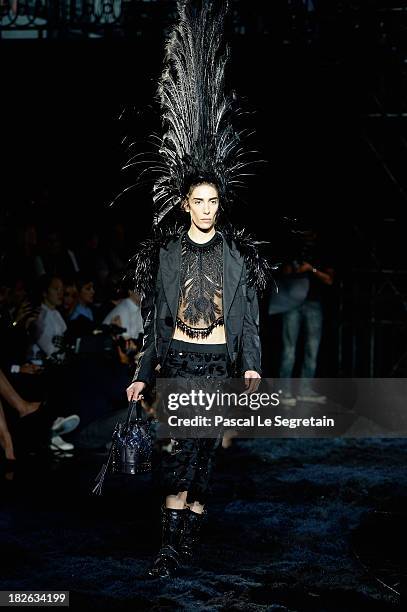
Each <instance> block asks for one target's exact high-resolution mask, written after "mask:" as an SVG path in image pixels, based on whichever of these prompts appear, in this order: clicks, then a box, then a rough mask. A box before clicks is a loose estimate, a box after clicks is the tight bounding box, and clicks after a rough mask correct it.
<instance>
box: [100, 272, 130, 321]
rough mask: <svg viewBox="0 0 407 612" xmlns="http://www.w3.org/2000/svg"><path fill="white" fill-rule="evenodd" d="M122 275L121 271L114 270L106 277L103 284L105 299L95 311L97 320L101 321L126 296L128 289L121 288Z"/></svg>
mask: <svg viewBox="0 0 407 612" xmlns="http://www.w3.org/2000/svg"><path fill="white" fill-rule="evenodd" d="M122 277H123V273H122V272H121V273H118V272H115V273H114V274H110V276H109V277H108V279H107V281H106V286H105V294H106V300H105V301H104V302H103V303H102V304H101V305H100V306H99V308H98V311H97V320H98V322H103V321H104V319H105V318H106V317H107V315H108V314H109V312H111V311H112V310H113V308H115V306H117V305H118V304H120V302H121V301H122V300H124V299H125V298H126V297H128V291H126V290H125V289H123V286H122V284H123V283H122Z"/></svg>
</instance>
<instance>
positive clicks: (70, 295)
mask: <svg viewBox="0 0 407 612" xmlns="http://www.w3.org/2000/svg"><path fill="white" fill-rule="evenodd" d="M77 303H78V288H77V286H76V284H75V283H74V282H73V281H66V282H65V283H64V297H63V301H62V306H61V314H62V316H63V318H64V320H65V321H69V318H70V316H71V314H72V312H73V310H74V308H75V306H76V304H77Z"/></svg>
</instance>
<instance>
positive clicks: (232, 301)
mask: <svg viewBox="0 0 407 612" xmlns="http://www.w3.org/2000/svg"><path fill="white" fill-rule="evenodd" d="M184 233H185V232H183V233H182V234H181V235H180V236H178V237H175V238H173V239H172V240H170V242H169V243H168V245H167V246H166V247H161V248H160V252H159V269H158V274H157V278H156V284H155V301H154V310H153V311H151V312H150V316H149V317H148V318H147V321H146V324H145V329H144V344H143V349H142V357H141V359H140V361H139V364H138V366H137V368H136V372H135V375H134V378H133V381H136V380H137V381H144V382H146V383H147V384H152V383H153V381H154V376H155V368H156V366H157V365H158V364H160V365H161V367H163V366H164V364H165V360H166V358H167V353H168V350H169V349H170V346H171V345H172V342H173V339H172V337H173V334H174V327H175V321H176V317H177V314H178V304H179V295H180V291H179V289H180V284H181V256H182V236H183V235H184ZM220 235H222V234H220ZM222 238H223V257H222V260H223V291H222V297H223V317H224V325H225V335H226V345H227V352H228V356H229V359H230V361H231V367H232V368H233V369H235V371H236V376H240V375H241V373H243V372H245V371H247V370H254V371H256V372H258V373H259V374H261V364H260V360H261V347H260V338H259V306H258V299H257V292H256V289H255V287H253V286H251V285H249V284H248V283H247V275H248V273H247V267H246V261H245V258H244V256H243V255H242V254H241V253H240V251H239V250H238V248H237V246H236V244H235V242H234V241H232V242H231V246H229V244H228V242H227V241H226V239H225V237H224V236H222Z"/></svg>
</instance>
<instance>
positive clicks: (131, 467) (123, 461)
mask: <svg viewBox="0 0 407 612" xmlns="http://www.w3.org/2000/svg"><path fill="white" fill-rule="evenodd" d="M134 408H136V420H135V421H133V422H132V420H131V418H132V415H133V411H134ZM153 420H154V419H152V418H149V419H147V420H145V421H144V420H143V419H142V407H141V404H140V402H136V401H131V402H129V410H128V413H127V419H126V421H125V422H124V423H120V422H119V421H118V422H117V423H116V425H115V427H114V430H113V435H112V444H111V447H110V451H109V455H108V458H107V461H106V463H104V464H103V466H102V469H101V470H100V472H99V474H98V475H97V476H96V478H95V481H96V484H95V486H94V487H93V489H92V493H93V494H95V495H101V494H102V486H103V481H104V479H105V476H106V473H107V471H108V468H109V465H110V472H111V473H112V474H142V473H146V472H150V471H151V455H152V447H153V438H152V435H151V424H152V422H153Z"/></svg>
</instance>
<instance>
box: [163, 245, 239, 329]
mask: <svg viewBox="0 0 407 612" xmlns="http://www.w3.org/2000/svg"><path fill="white" fill-rule="evenodd" d="M222 238H223V317H224V319H225V321H226V318H227V316H228V314H229V310H230V307H231V305H232V302H233V298H234V295H235V293H236V290H237V286H238V284H239V280H240V277H241V275H242V268H243V262H244V258H243V256H242V255H240V253H239V251H238V250H237V249H236V247H235V245H234V243H232V247H231V248H230V247H229V245H228V243H227V242H226V239H225V237H224V236H223V235H222ZM160 266H161V272H162V283H163V288H164V293H165V297H166V300H167V303H168V307H169V309H170V311H171V314H172V317H173V320H174V325H175V320H176V318H177V312H178V299H179V285H180V274H181V236H180V237H179V238H178V240H173V241H171V242H170V243H169V244H168V246H167V248H166V249H165V250H163V249H161V250H160Z"/></svg>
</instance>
